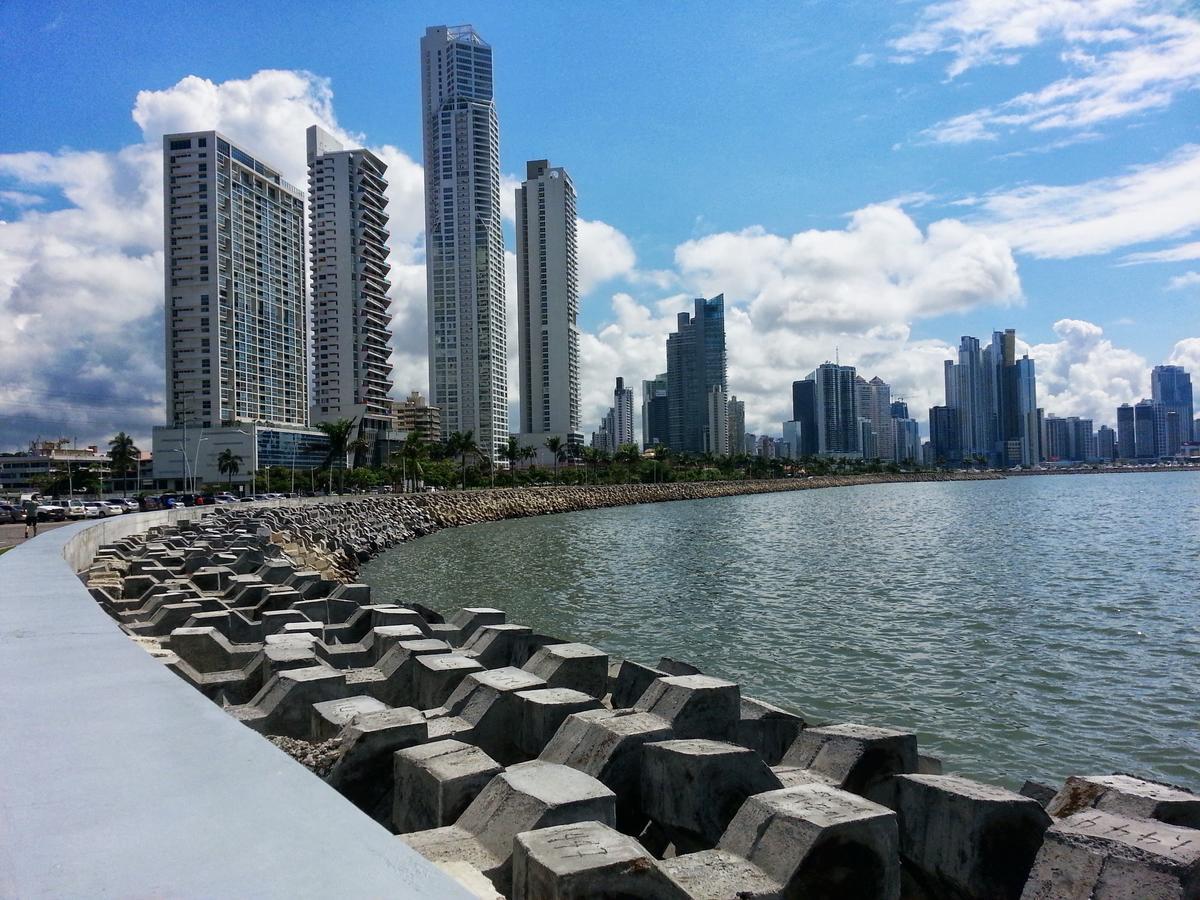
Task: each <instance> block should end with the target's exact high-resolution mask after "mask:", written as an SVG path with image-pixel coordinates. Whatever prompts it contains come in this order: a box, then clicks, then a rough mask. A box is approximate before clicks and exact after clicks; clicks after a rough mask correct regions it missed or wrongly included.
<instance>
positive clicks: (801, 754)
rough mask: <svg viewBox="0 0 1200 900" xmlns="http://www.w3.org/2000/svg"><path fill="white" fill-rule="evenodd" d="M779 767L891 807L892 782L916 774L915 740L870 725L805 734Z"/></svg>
mask: <svg viewBox="0 0 1200 900" xmlns="http://www.w3.org/2000/svg"><path fill="white" fill-rule="evenodd" d="M781 764H782V765H783V766H791V767H795V768H800V769H808V770H809V771H810V772H812V773H813V774H815V775H817V776H819V777H821V778H824V779H827V780H828V781H829V782H830V783H831V784H833V785H835V786H837V787H840V788H843V789H845V790H847V791H850V792H851V793H853V794H858V795H859V796H861V797H866V798H867V799H868V800H874V801H875V802H877V803H882V804H883V805H884V806H887V807H894V806H895V776H897V775H908V774H913V773H915V772H916V771H917V737H916V735H915V734H912V733H911V732H908V731H896V730H894V729H890V728H876V727H874V726H871V725H854V724H846V725H826V726H822V727H820V728H808V729H805V730H804V731H802V732H801V733H800V737H799V738H797V739H796V742H795V743H794V744H793V745H792V746H791V748H790V749H789V750H788V752H787V753H786V754H784V757H783V759H782V760H781Z"/></svg>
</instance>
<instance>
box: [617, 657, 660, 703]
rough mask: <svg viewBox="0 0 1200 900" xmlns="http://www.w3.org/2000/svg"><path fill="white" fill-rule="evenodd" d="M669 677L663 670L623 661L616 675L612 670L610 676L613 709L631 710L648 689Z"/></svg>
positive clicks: (618, 665)
mask: <svg viewBox="0 0 1200 900" xmlns="http://www.w3.org/2000/svg"><path fill="white" fill-rule="evenodd" d="M667 675H668V673H666V672H664V671H662V670H661V669H654V668H651V667H650V666H643V665H642V664H641V663H636V662H634V661H633V660H629V659H623V660H621V661H620V662H619V663H618V664H617V666H616V674H615V675H614V674H612V671H611V669H610V675H609V684H608V690H609V693H610V694H611V695H612V706H613V709H629V708H630V707H632V706H633V705H634V704H635V703H637V702H638V700H640V699H641V697H642V694H644V693H646V688H648V687H650V685H651V684H652V683H653V682H654V681H656V680H657V679H659V678H666V677H667Z"/></svg>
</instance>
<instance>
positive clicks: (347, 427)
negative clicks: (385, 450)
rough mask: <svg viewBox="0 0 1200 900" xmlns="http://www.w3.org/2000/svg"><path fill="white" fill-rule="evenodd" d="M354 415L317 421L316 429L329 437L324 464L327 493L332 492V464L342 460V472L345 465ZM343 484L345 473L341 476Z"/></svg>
mask: <svg viewBox="0 0 1200 900" xmlns="http://www.w3.org/2000/svg"><path fill="white" fill-rule="evenodd" d="M354 422H355V419H354V417H353V416H352V417H350V418H349V419H338V420H337V421H336V422H318V423H317V428H318V430H320V431H322V432H324V433H325V436H326V437H328V438H329V452H328V453H327V454H326V455H325V462H324V465H325V466H327V467H328V468H329V493H331V494H332V493H333V464H334V462H336V461H337V460H339V459H340V460H341V461H342V469H343V472H344V470H345V467H346V453H347V452H348V450H349V447H350V435H351V433H352V432H353V431H354ZM342 478H343V481H342V483H343V484H345V475H344V474H343V476H342Z"/></svg>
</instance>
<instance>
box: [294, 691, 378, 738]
mask: <svg viewBox="0 0 1200 900" xmlns="http://www.w3.org/2000/svg"><path fill="white" fill-rule="evenodd" d="M387 708H388V707H387V706H386V704H383V703H380V702H379V701H378V700H376V699H375V698H374V697H368V696H366V695H362V694H360V695H358V696H356V697H347V698H346V699H344V700H325V701H323V702H321V703H314V704H313V705H312V727H311V729H310V735H311V737H312V739H313V740H314V741H327V740H329V739H330V738H333V737H337V736H338V734H340V733H341V731H342V729H343V728H345V727H346V726H347V725H350V724H352V723H353V722H354V721H355V720H356V719H357V718H358V717H359V716H361V715H363V714H364V713H376V712H383V711H384V710H386V709H387Z"/></svg>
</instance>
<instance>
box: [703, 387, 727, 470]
mask: <svg viewBox="0 0 1200 900" xmlns="http://www.w3.org/2000/svg"><path fill="white" fill-rule="evenodd" d="M704 411H705V418H706V420H707V421H706V422H705V425H704V450H705V452H706V453H711V454H713V456H728V455H729V398H728V397H727V396H725V390H724V389H723V388H713V389H712V390H711V391H709V392H708V396H707V397H706V398H705V402H704Z"/></svg>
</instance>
